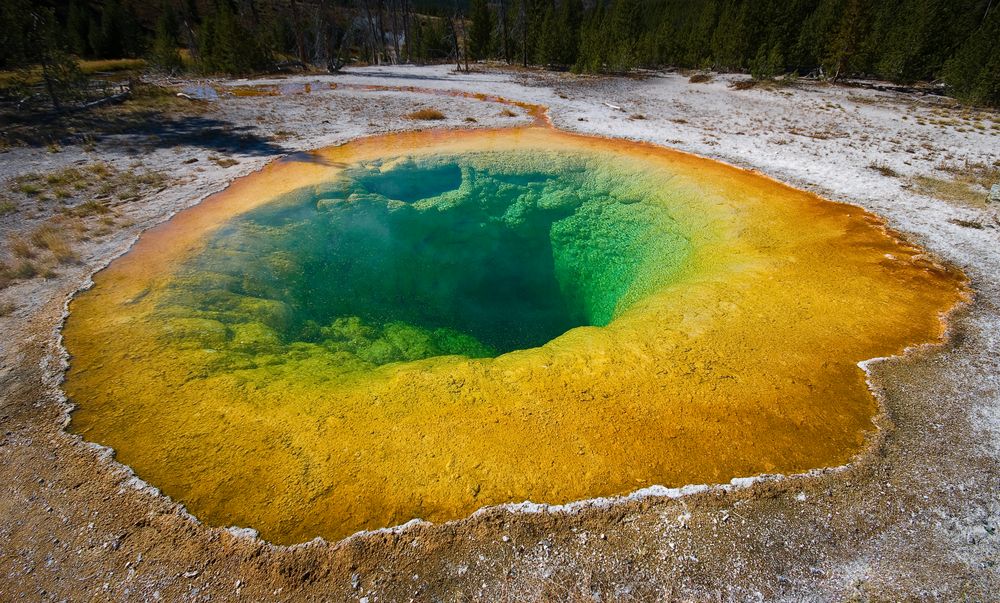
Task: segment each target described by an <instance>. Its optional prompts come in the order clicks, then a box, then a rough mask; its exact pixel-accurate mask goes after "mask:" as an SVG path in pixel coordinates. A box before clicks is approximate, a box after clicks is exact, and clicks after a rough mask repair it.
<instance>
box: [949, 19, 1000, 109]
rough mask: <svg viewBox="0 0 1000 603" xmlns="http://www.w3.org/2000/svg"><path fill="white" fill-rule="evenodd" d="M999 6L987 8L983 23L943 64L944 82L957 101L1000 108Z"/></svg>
mask: <svg viewBox="0 0 1000 603" xmlns="http://www.w3.org/2000/svg"><path fill="white" fill-rule="evenodd" d="M997 40H1000V6H993V5H992V4H991V5H990V6H989V7H988V8H987V12H986V15H985V16H984V17H983V19H982V24H981V25H980V26H979V27H978V28H977V29H976V30H975V31H974V32H973V33H972V34H971V35H970V36H969V37H968V38H967V39H966V40H965V42H964V43H962V45H961V46H960V47H959V48H958V51H957V52H955V54H954V56H952V57H951V58H950V59H949V60H948V62H947V63H945V65H944V80H945V82H946V83H947V84H948V86H949V87H950V88H951V90H952V91H953V92H954V93H955V95H956V96H958V97H959V98H960V99H963V100H965V101H967V102H971V103H982V104H988V105H993V106H1000V44H998V43H997Z"/></svg>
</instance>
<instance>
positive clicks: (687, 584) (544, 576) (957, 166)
mask: <svg viewBox="0 0 1000 603" xmlns="http://www.w3.org/2000/svg"><path fill="white" fill-rule="evenodd" d="M734 79H738V78H737V77H736V76H717V77H716V78H715V79H714V80H713V81H710V82H708V83H701V84H695V83H690V82H689V81H688V78H687V77H686V76H682V75H679V74H650V75H649V76H648V77H643V78H634V79H605V78H579V77H573V76H569V75H565V76H561V75H551V74H535V73H509V72H500V71H491V70H485V69H484V70H483V71H481V72H480V73H472V74H462V73H452V72H451V71H450V70H449V69H448V68H446V67H429V68H392V69H379V68H369V69H356V70H350V71H349V72H348V73H345V74H342V75H339V76H297V77H295V78H291V79H283V80H274V81H272V83H276V84H280V85H281V86H284V88H283V91H284V92H285V93H284V94H282V95H279V96H262V95H254V96H236V95H228V94H223V95H221V96H220V97H219V98H218V99H217V100H214V101H212V102H208V103H200V102H188V101H171V102H162V103H147V104H145V105H142V104H141V103H138V102H136V103H135V104H134V105H132V108H131V109H130V108H129V107H130V105H129V104H126V105H124V106H122V107H117V108H110V109H107V110H106V112H101V113H98V114H96V115H95V116H94V117H93V119H94V120H95V123H97V124H99V125H98V126H95V127H91V128H84V129H83V130H80V131H79V132H77V133H76V134H72V133H70V134H66V133H65V132H64V133H62V134H61V135H60V136H61V137H59V138H58V144H53V145H44V144H39V143H37V141H36V142H34V143H32V144H28V145H27V146H24V145H21V144H13V145H11V146H9V147H7V148H4V149H2V151H3V152H2V153H0V233H2V236H3V245H2V249H0V260H2V261H3V263H4V267H3V271H2V273H3V280H4V284H5V285H6V287H5V288H4V289H3V290H0V314H3V316H2V317H0V330H2V332H3V338H2V341H0V392H2V400H0V601H4V602H6V601H22V600H23V601H132V600H135V601H151V600H152V601H155V600H163V601H210V600H211V601H231V600H232V601H236V600H239V601H300V600H311V601H319V600H323V601H341V600H343V601H367V602H368V603H375V602H376V601H383V602H384V601H409V600H414V601H533V600H546V601H591V600H593V601H754V600H768V601H772V600H791V601H803V600H809V601H812V600H817V601H901V600H941V601H966V600H967V601H995V600H1000V594H998V593H1000V569H998V566H997V564H998V562H1000V534H998V533H997V529H998V526H1000V462H998V461H1000V221H998V217H997V216H998V210H997V207H996V206H995V205H993V206H990V205H987V204H985V203H984V202H983V201H982V200H981V198H982V197H985V193H982V191H980V190H979V189H977V188H975V187H972V188H969V187H968V186H965V184H963V182H964V181H963V180H961V178H966V179H967V178H968V176H967V174H966V175H963V174H964V172H963V171H962V166H965V171H969V170H972V171H975V170H976V169H979V170H980V171H982V170H986V171H987V172H988V170H989V169H990V166H993V167H996V163H995V162H997V161H998V160H1000V116H998V115H997V114H995V113H987V112H980V111H971V112H970V111H967V110H963V109H962V108H961V107H956V106H954V105H953V104H952V103H950V102H949V101H947V100H943V99H935V98H931V97H916V96H909V95H908V96H904V95H899V94H895V93H888V92H879V91H874V90H867V89H860V88H850V87H832V86H826V85H821V84H816V83H799V84H796V85H794V86H791V87H778V88H773V89H750V90H736V89H733V88H730V87H729V86H728V84H729V83H730V82H731V81H732V80H734ZM247 83H248V82H221V83H220V84H221V85H223V86H228V87H232V86H238V85H241V84H247ZM256 83H260V82H256ZM305 83H310V86H309V91H308V92H306V91H305V87H304V86H303V84H305ZM330 83H337V84H338V86H337V87H335V88H334V87H331V86H330V85H329V84H330ZM176 84H178V85H182V86H187V85H190V84H191V82H176ZM344 84H350V85H344ZM365 85H379V86H389V87H392V86H416V87H420V88H433V89H441V90H456V91H466V92H482V93H488V94H494V95H500V96H504V97H506V98H510V99H513V100H518V101H524V102H529V103H538V104H544V105H546V106H548V107H550V116H551V119H552V122H553V123H554V125H555V126H557V127H560V128H564V129H572V130H575V131H580V132H587V133H595V134H601V135H607V136H622V137H628V138H634V139H642V140H648V141H650V142H654V143H660V144H665V145H669V146H673V147H677V148H680V149H682V150H687V151H692V152H696V153H699V154H702V155H706V156H710V157H713V158H717V159H721V160H724V161H728V162H730V163H734V164H737V165H741V166H744V167H748V168H752V169H757V170H759V171H761V172H763V173H766V174H768V175H770V176H773V177H775V178H778V179H780V180H785V181H788V182H791V183H792V184H795V185H797V186H800V187H802V188H807V189H811V190H814V191H816V192H819V193H821V194H823V195H825V196H827V197H830V198H833V199H835V200H838V201H848V202H852V203H857V204H859V205H863V206H865V207H866V208H868V209H870V210H872V211H874V212H876V213H879V214H881V215H883V216H885V217H887V218H888V220H889V223H890V225H891V226H892V227H894V228H896V229H898V230H899V231H902V232H904V233H907V235H908V236H909V237H911V238H912V239H913V240H914V241H916V242H918V243H920V244H921V245H923V246H925V247H926V248H927V249H929V250H930V251H931V252H933V253H935V254H936V255H938V256H939V257H940V258H942V259H944V260H946V261H949V262H951V263H953V264H955V265H957V266H959V267H961V268H962V269H963V270H965V272H966V273H967V274H968V276H969V277H970V279H971V284H972V287H973V289H974V291H975V299H974V300H973V302H972V303H971V304H969V305H968V306H966V307H964V308H963V309H961V310H960V311H958V312H957V313H956V314H955V315H953V317H952V326H951V333H950V339H949V341H948V343H947V344H946V345H943V346H939V347H935V348H924V349H920V350H915V351H912V352H911V353H909V354H907V355H906V356H905V357H902V358H894V359H891V360H887V361H879V362H874V363H870V364H869V365H868V367H867V368H868V371H869V374H870V378H871V382H872V387H873V389H874V390H875V391H876V392H877V393H878V396H879V399H880V401H881V403H882V407H883V410H884V414H883V416H881V417H879V418H878V420H877V423H878V425H879V427H880V430H878V431H877V432H874V433H873V436H872V441H871V445H870V447H869V449H868V450H867V451H866V452H865V453H864V454H862V455H860V456H859V457H858V458H857V459H856V460H855V461H854V462H853V463H852V464H850V465H849V466H847V467H843V468H837V469H828V470H820V471H816V472H813V473H812V474H810V475H806V476H795V477H787V478H779V477H772V478H765V479H760V480H756V481H751V480H744V481H739V480H738V481H737V483H736V484H735V485H732V486H730V487H727V488H712V489H707V490H703V491H699V492H694V493H689V494H687V495H685V496H675V495H672V496H647V497H642V498H631V499H628V498H626V499H620V500H616V501H611V502H608V501H604V502H597V503H593V504H583V505H576V506H574V507H572V508H570V509H558V508H544V507H537V506H531V505H521V506H517V505H512V506H510V507H508V508H492V509H486V510H482V511H480V512H478V513H476V514H475V515H473V516H472V517H470V518H467V519H464V520H459V521H455V522H450V523H447V524H443V525H431V524H427V523H421V522H411V523H410V524H407V525H406V526H403V527H401V528H395V529H390V530H383V531H379V532H373V533H364V534H359V535H356V536H353V537H351V538H348V539H346V540H344V541H341V542H337V543H327V542H322V541H313V542H310V543H306V544H302V545H298V546H293V547H277V546H273V545H270V544H268V543H267V542H263V541H261V540H259V539H256V538H254V537H253V535H252V534H251V533H248V532H247V531H245V530H238V529H221V528H211V527H207V526H204V525H201V524H199V523H198V521H197V520H196V519H195V518H193V517H191V516H190V515H188V514H187V513H186V512H185V511H184V509H183V508H182V507H181V506H179V505H177V504H175V503H173V502H172V501H170V500H168V499H166V498H164V497H163V496H160V495H159V494H158V493H157V492H156V491H155V490H154V489H153V488H152V487H150V486H148V485H146V484H145V483H143V482H141V481H140V480H138V479H137V478H135V477H134V476H133V475H132V474H131V472H130V471H129V470H128V469H127V468H126V467H123V466H122V465H120V464H117V463H116V462H114V460H113V454H112V452H111V451H109V450H106V449H102V448H100V447H98V446H95V445H91V444H88V443H86V442H83V441H81V440H80V439H78V438H77V437H75V436H71V435H68V434H66V433H65V432H64V431H63V427H64V425H65V424H66V422H67V420H68V408H69V407H68V406H67V405H66V404H65V402H64V400H63V399H62V397H61V395H60V391H59V388H58V384H59V380H60V376H61V372H62V369H63V366H64V359H63V357H62V354H61V349H60V347H59V343H58V329H59V325H60V323H61V320H62V317H63V312H64V307H65V303H66V299H67V296H69V295H71V294H72V293H73V292H74V291H75V290H77V289H78V288H79V287H81V286H83V285H85V283H86V282H87V280H88V278H89V276H90V275H91V274H92V273H93V272H94V271H95V270H97V269H99V268H100V267H101V266H103V265H105V264H106V263H107V262H108V261H110V260H111V259H112V258H114V257H115V256H117V255H118V254H120V253H122V252H124V251H125V250H127V249H128V247H129V246H130V245H131V243H132V242H133V241H134V239H135V237H136V236H137V235H138V234H139V233H140V232H141V231H142V230H144V229H146V228H148V227H150V226H151V225H153V224H156V223H159V222H161V221H163V220H165V219H167V218H169V216H171V215H172V214H173V213H175V212H176V211H178V210H180V209H182V208H184V207H187V206H190V205H192V204H194V203H197V202H198V201H199V200H201V199H202V198H204V197H205V196H206V195H208V194H210V193H212V192H214V191H218V190H221V189H222V188H223V187H225V186H226V184H227V183H228V182H230V181H231V180H232V179H234V178H236V177H238V176H240V175H242V174H245V173H248V172H249V171H252V170H254V169H257V168H259V167H260V166H261V165H263V164H264V163H266V162H267V161H269V160H271V159H273V158H275V157H278V156H281V155H283V154H287V153H293V152H296V151H301V150H306V149H311V148H316V147H321V146H327V145H331V144H337V143H340V142H343V141H345V140H348V139H350V138H353V137H357V136H361V135H366V134H373V133H378V132H384V131H389V130H397V129H408V128H419V127H431V126H433V127H490V126H509V125H517V124H526V123H529V122H530V118H529V117H528V116H527V115H525V112H524V110H523V109H519V110H517V111H515V112H516V113H517V114H518V115H516V116H513V117H511V116H509V115H506V114H504V113H503V110H504V109H507V108H508V107H505V106H503V105H499V104H496V103H493V102H485V101H480V100H476V99H474V98H464V97H455V96H441V95H433V94H427V93H423V92H414V91H394V90H365V89H364V88H363V86H365ZM136 107H140V108H141V110H140V109H137V108H136ZM420 108H437V109H440V110H441V111H442V112H444V114H445V116H446V119H445V120H443V121H437V122H419V121H413V120H409V119H406V118H405V117H404V116H405V115H406V114H408V113H410V112H412V111H414V110H416V109H420ZM102 111H104V110H102ZM123 114H124V115H126V117H121V116H122V115H123ZM467 118H472V119H474V120H475V121H468V120H467ZM53 136H55V135H53ZM8 139H10V137H8ZM53 140H56V138H54V139H53ZM95 164H98V166H97V167H95ZM100 166H103V167H100ZM976 166H979V167H976ZM66 168H75V169H77V170H79V171H80V172H81V173H82V174H84V175H85V176H86V177H85V178H83V180H84V181H86V182H87V183H88V184H86V185H81V186H80V187H79V188H77V187H75V186H74V185H73V182H74V181H76V180H79V179H80V178H79V174H76V173H73V172H66V171H65V170H66ZM992 173H993V174H995V173H996V171H995V170H994V172H992ZM53 174H55V175H56V177H53V178H49V177H48V175H53ZM60 176H61V177H60ZM989 177H992V176H989ZM50 180H51V182H50ZM106 183H107V186H103V185H104V184H106ZM122 190H126V192H125V193H124V194H123V193H121V191H122ZM980 193H982V194H980ZM95 200H96V201H97V203H92V202H93V201H95ZM88 202H91V203H90V204H88ZM46 225H48V226H49V228H46ZM675 494H676V493H675Z"/></svg>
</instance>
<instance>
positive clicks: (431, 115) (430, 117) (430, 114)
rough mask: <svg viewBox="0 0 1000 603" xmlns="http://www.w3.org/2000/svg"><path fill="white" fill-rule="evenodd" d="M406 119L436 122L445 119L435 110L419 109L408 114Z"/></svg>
mask: <svg viewBox="0 0 1000 603" xmlns="http://www.w3.org/2000/svg"><path fill="white" fill-rule="evenodd" d="M406 118H407V119H413V120H424V121H437V120H441V119H444V118H445V117H444V113H441V112H440V111H438V110H437V109H420V110H418V111H414V112H413V113H410V114H408V115H407V116H406Z"/></svg>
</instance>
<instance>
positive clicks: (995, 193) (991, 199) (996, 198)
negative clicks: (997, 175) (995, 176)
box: [986, 184, 1000, 203]
mask: <svg viewBox="0 0 1000 603" xmlns="http://www.w3.org/2000/svg"><path fill="white" fill-rule="evenodd" d="M986 202H987V203H1000V184H994V185H993V188H991V189H990V194H989V196H988V197H986Z"/></svg>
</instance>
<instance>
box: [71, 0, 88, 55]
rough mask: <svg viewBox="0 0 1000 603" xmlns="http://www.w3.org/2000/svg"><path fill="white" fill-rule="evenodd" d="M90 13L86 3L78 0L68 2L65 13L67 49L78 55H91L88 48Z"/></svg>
mask: <svg viewBox="0 0 1000 603" xmlns="http://www.w3.org/2000/svg"><path fill="white" fill-rule="evenodd" d="M90 19H91V17H90V14H89V11H88V10H87V5H86V4H83V3H81V2H80V0H73V1H72V2H70V3H69V9H68V10H67V13H66V37H67V40H68V42H69V50H70V51H71V52H73V53H74V54H76V55H77V56H79V57H86V56H90V55H91V48H90Z"/></svg>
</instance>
